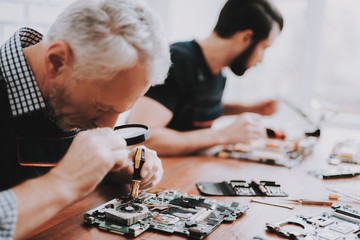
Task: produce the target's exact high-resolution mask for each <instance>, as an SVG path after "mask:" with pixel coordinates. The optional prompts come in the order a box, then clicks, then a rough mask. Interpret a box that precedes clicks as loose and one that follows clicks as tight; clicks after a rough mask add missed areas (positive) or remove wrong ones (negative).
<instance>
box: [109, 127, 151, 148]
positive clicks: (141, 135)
mask: <svg viewBox="0 0 360 240" xmlns="http://www.w3.org/2000/svg"><path fill="white" fill-rule="evenodd" d="M114 131H115V133H116V134H118V135H120V136H121V137H122V138H124V139H125V141H126V145H127V146H130V145H135V144H139V143H141V142H144V141H146V140H147V139H149V137H150V132H149V128H148V127H147V126H145V125H142V124H125V125H120V126H117V127H115V128H114Z"/></svg>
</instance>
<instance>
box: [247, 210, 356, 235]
mask: <svg viewBox="0 0 360 240" xmlns="http://www.w3.org/2000/svg"><path fill="white" fill-rule="evenodd" d="M359 223H360V213H359V211H358V210H356V209H354V208H353V207H352V206H349V205H345V206H335V207H333V210H332V211H329V212H324V213H321V214H318V215H315V216H302V215H300V216H295V217H291V218H288V219H285V220H282V221H280V222H278V223H274V224H273V223H267V224H266V228H267V231H268V232H271V233H275V234H277V235H279V236H281V237H282V238H288V239H302V240H356V239H360V234H359V233H360V226H359ZM294 226H295V227H297V229H294ZM255 239H257V240H265V239H266V238H262V237H259V236H257V237H255V238H253V240H255Z"/></svg>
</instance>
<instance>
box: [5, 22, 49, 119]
mask: <svg viewBox="0 0 360 240" xmlns="http://www.w3.org/2000/svg"><path fill="white" fill-rule="evenodd" d="M41 40H42V35H41V34H40V33H38V32H37V31H35V30H33V29H30V28H21V29H20V30H18V31H17V32H16V33H15V34H14V35H13V36H12V37H11V38H10V39H9V40H8V41H7V42H6V43H5V44H4V45H3V46H1V48H0V68H1V71H2V74H3V77H4V79H5V81H6V84H7V91H8V96H9V102H10V107H11V112H12V115H13V116H15V117H16V116H20V115H23V114H26V113H29V112H32V111H36V110H41V109H44V108H45V101H44V98H43V96H42V94H41V92H40V89H39V87H38V84H37V82H36V80H35V77H34V74H33V73H32V71H31V69H30V66H29V64H28V62H27V61H26V58H25V55H24V52H23V48H26V47H28V46H31V45H34V44H36V43H38V42H40V41H41Z"/></svg>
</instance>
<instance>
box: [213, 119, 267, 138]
mask: <svg viewBox="0 0 360 240" xmlns="http://www.w3.org/2000/svg"><path fill="white" fill-rule="evenodd" d="M218 133H219V134H220V135H221V137H222V138H223V141H222V142H223V143H224V144H236V143H239V142H249V141H251V140H255V139H259V138H264V137H266V130H265V128H264V127H263V126H262V124H261V117H260V116H259V115H257V114H254V113H243V114H241V115H239V116H238V117H236V119H235V121H234V122H233V123H232V124H231V125H229V126H227V127H225V128H223V129H219V130H218Z"/></svg>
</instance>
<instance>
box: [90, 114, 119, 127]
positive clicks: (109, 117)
mask: <svg viewBox="0 0 360 240" xmlns="http://www.w3.org/2000/svg"><path fill="white" fill-rule="evenodd" d="M118 118H119V113H103V114H102V115H101V116H100V117H99V118H98V119H96V120H95V125H96V126H97V127H110V128H114V127H115V124H116V122H117V120H118Z"/></svg>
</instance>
